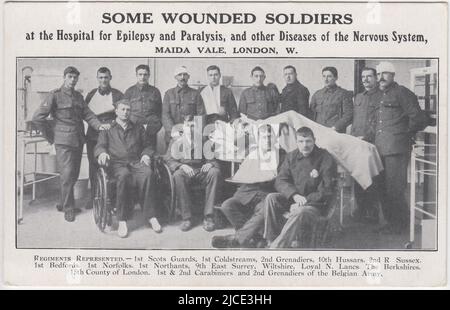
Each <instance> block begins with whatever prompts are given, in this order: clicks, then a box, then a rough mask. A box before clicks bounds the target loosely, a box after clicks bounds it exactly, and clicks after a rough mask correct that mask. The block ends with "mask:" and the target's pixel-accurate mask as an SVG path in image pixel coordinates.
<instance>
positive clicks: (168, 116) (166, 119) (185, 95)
mask: <svg viewBox="0 0 450 310" xmlns="http://www.w3.org/2000/svg"><path fill="white" fill-rule="evenodd" d="M174 77H175V79H176V80H177V86H176V87H174V88H171V89H169V90H168V91H166V93H165V95H164V102H163V114H162V123H163V126H164V130H165V135H166V143H167V144H168V143H169V142H170V137H171V134H172V127H173V126H174V125H177V124H183V123H184V122H185V121H186V120H191V119H192V118H193V117H194V116H200V115H202V116H204V115H205V107H204V105H203V100H202V97H201V95H200V92H198V91H197V90H195V89H193V88H191V87H189V85H188V81H189V72H188V71H187V68H186V67H185V66H181V67H178V68H176V69H175V72H174ZM203 124H204V122H203Z"/></svg>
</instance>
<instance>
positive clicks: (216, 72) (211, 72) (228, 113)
mask: <svg viewBox="0 0 450 310" xmlns="http://www.w3.org/2000/svg"><path fill="white" fill-rule="evenodd" d="M206 72H207V74H208V79H209V84H208V85H206V86H205V87H203V88H202V89H201V91H200V94H201V95H202V99H203V103H204V104H205V110H206V115H207V116H206V117H207V119H206V123H207V124H213V123H214V122H215V121H216V120H221V121H224V122H233V121H234V120H235V119H237V118H239V112H238V111H237V105H236V99H234V95H233V92H232V91H231V89H229V88H228V87H225V86H223V85H220V78H221V74H220V68H219V67H218V66H214V65H213V66H209V67H208V68H207V69H206Z"/></svg>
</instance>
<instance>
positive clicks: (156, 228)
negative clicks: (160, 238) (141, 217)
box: [148, 217, 162, 234]
mask: <svg viewBox="0 0 450 310" xmlns="http://www.w3.org/2000/svg"><path fill="white" fill-rule="evenodd" d="M148 223H149V224H150V226H151V228H152V229H153V231H154V232H155V233H158V234H159V233H160V232H162V227H161V225H160V224H159V222H158V219H157V218H156V217H152V218H151V219H149V220H148Z"/></svg>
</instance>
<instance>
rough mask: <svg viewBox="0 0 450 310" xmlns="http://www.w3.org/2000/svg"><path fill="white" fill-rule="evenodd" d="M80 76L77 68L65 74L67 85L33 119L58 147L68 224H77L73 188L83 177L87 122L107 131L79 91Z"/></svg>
mask: <svg viewBox="0 0 450 310" xmlns="http://www.w3.org/2000/svg"><path fill="white" fill-rule="evenodd" d="M79 75H80V72H79V71H78V70H77V69H76V68H75V67H67V68H66V69H65V70H64V84H63V85H62V86H61V87H60V88H58V89H55V90H53V91H51V92H50V95H49V96H48V97H47V99H46V100H45V101H44V102H43V103H42V104H41V106H40V107H39V108H38V109H37V111H36V112H35V113H34V115H33V122H34V123H35V124H36V126H37V127H38V128H39V130H40V131H41V132H42V133H43V135H44V137H45V138H46V139H47V140H48V142H49V143H50V144H53V143H54V144H55V149H56V159H57V162H58V168H59V173H60V178H61V202H60V204H57V205H56V208H57V210H58V211H63V210H64V218H65V219H66V221H68V222H73V221H74V220H75V200H74V197H73V187H74V185H75V182H76V181H77V180H78V176H79V173H80V164H81V155H82V152H83V144H84V142H85V136H84V125H83V120H85V121H87V122H88V123H89V125H90V126H92V127H93V128H95V129H98V130H107V129H109V128H110V125H109V124H102V123H101V122H100V121H99V120H98V119H97V117H96V116H95V114H94V113H93V112H92V111H91V109H89V107H88V106H87V105H86V103H85V102H84V100H83V96H82V95H81V94H80V93H79V92H77V91H76V90H75V85H76V84H77V82H78V77H79ZM49 115H51V116H52V117H53V119H54V120H55V125H54V127H53V128H52V127H51V126H50V124H49V123H48V122H47V117H48V116H49Z"/></svg>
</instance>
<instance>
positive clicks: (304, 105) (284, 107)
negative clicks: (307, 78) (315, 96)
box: [280, 81, 312, 118]
mask: <svg viewBox="0 0 450 310" xmlns="http://www.w3.org/2000/svg"><path fill="white" fill-rule="evenodd" d="M290 110H292V111H295V112H297V113H300V114H302V115H304V116H306V117H308V118H311V117H312V115H311V110H310V108H309V90H308V88H306V87H305V86H304V85H303V84H301V83H300V82H299V81H295V82H294V83H292V84H287V85H286V86H285V87H284V88H283V90H282V91H281V95H280V113H283V112H286V111H290Z"/></svg>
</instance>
